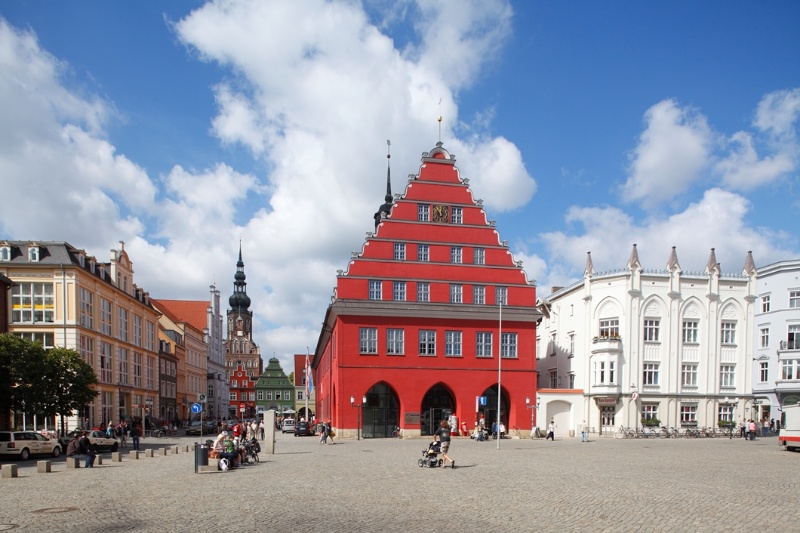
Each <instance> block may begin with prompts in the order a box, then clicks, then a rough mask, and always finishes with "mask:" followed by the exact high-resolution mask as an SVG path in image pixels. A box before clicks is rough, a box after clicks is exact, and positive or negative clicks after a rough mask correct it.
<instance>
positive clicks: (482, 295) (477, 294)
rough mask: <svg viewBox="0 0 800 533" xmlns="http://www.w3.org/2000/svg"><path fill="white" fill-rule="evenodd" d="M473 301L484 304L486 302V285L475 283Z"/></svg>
mask: <svg viewBox="0 0 800 533" xmlns="http://www.w3.org/2000/svg"><path fill="white" fill-rule="evenodd" d="M472 303H474V304H476V305H483V304H485V303H486V287H484V286H483V285H475V286H473V287H472Z"/></svg>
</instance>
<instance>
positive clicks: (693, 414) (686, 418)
mask: <svg viewBox="0 0 800 533" xmlns="http://www.w3.org/2000/svg"><path fill="white" fill-rule="evenodd" d="M681 424H687V425H692V424H697V406H696V405H686V404H681Z"/></svg>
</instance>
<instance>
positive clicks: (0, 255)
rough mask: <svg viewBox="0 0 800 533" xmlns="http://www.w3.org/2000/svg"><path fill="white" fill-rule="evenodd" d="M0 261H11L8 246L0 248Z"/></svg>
mask: <svg viewBox="0 0 800 533" xmlns="http://www.w3.org/2000/svg"><path fill="white" fill-rule="evenodd" d="M0 261H11V248H9V247H8V246H3V247H0Z"/></svg>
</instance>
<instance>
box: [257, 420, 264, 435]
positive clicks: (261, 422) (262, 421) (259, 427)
mask: <svg viewBox="0 0 800 533" xmlns="http://www.w3.org/2000/svg"><path fill="white" fill-rule="evenodd" d="M258 430H259V431H260V432H261V440H264V419H263V418H262V419H261V421H260V422H259V423H258Z"/></svg>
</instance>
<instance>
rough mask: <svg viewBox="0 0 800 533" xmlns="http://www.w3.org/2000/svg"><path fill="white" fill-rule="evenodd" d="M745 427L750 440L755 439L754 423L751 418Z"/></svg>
mask: <svg viewBox="0 0 800 533" xmlns="http://www.w3.org/2000/svg"><path fill="white" fill-rule="evenodd" d="M747 429H748V430H749V432H750V440H756V431H757V429H756V423H755V420H753V419H752V418H751V419H750V423H749V426H748V428H747Z"/></svg>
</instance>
